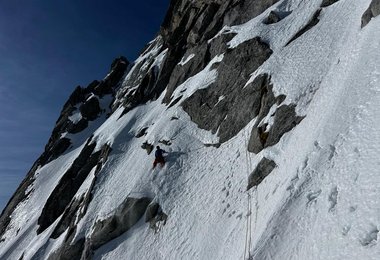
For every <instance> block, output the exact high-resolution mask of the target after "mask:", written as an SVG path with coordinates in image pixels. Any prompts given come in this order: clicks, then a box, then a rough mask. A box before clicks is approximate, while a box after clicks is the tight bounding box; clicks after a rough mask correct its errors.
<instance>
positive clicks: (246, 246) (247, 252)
mask: <svg viewBox="0 0 380 260" xmlns="http://www.w3.org/2000/svg"><path fill="white" fill-rule="evenodd" d="M247 140H248V138H247V133H246V131H244V142H245V147H244V149H245V160H246V166H247V167H246V169H247V179H248V178H249V174H250V172H249V171H250V170H251V160H250V157H249V154H248V153H249V152H248V149H247V147H248V142H247ZM246 192H247V223H246V231H245V244H244V260H246V259H247V256H248V259H250V258H251V250H250V248H251V215H252V209H251V194H250V191H249V190H247V191H246Z"/></svg>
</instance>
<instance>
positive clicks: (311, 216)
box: [0, 0, 380, 259]
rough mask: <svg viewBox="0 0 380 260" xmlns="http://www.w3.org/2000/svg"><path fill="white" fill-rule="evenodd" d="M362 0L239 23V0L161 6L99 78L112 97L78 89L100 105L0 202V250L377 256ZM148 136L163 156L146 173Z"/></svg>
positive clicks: (275, 9) (26, 253)
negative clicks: (148, 27) (156, 29)
mask: <svg viewBox="0 0 380 260" xmlns="http://www.w3.org/2000/svg"><path fill="white" fill-rule="evenodd" d="M374 1H376V0H374ZM374 1H372V2H371V0H363V1H356V0H340V1H334V0H331V1H328V0H323V1H304V0H292V1H290V0H283V1H278V2H277V1H262V3H260V5H259V6H260V8H263V10H262V11H261V12H260V13H259V14H257V13H256V12H257V11H252V10H251V9H249V10H250V11H249V12H247V13H250V15H251V17H250V19H247V18H246V17H245V16H246V14H245V15H244V16H242V17H235V16H236V15H237V16H239V13H236V10H237V9H234V8H237V7H236V6H238V4H239V1H225V2H220V1H199V2H197V1H177V5H174V4H172V7H171V8H172V10H171V12H173V13H174V14H175V15H173V13H172V14H171V13H170V12H169V14H168V16H167V18H166V19H165V22H164V28H163V30H162V32H161V35H159V36H158V37H157V38H156V39H155V40H153V41H152V42H150V43H149V45H148V46H147V49H146V50H145V51H144V52H143V53H142V54H141V56H140V57H139V58H138V59H137V60H136V61H135V63H134V64H133V65H132V66H130V68H129V70H128V72H127V73H126V74H125V75H124V76H123V77H122V78H121V80H112V81H110V80H109V77H110V75H108V76H107V77H106V79H105V80H104V81H103V82H108V85H107V86H108V87H111V89H113V90H114V91H116V93H114V94H113V93H111V92H112V91H107V92H106V93H104V95H103V94H101V92H98V94H96V93H94V92H96V89H98V90H99V89H101V88H100V87H95V88H90V87H89V89H90V90H91V91H90V92H91V93H92V95H94V96H96V98H97V100H98V103H99V108H100V111H103V112H99V111H97V117H96V119H94V120H93V121H90V122H89V123H88V125H87V126H86V127H85V128H84V129H82V131H80V132H79V133H72V132H71V133H70V132H68V131H65V129H66V128H65V127H62V128H60V133H61V134H62V136H61V138H66V139H67V140H69V141H70V147H69V148H67V150H65V151H64V152H63V154H61V155H58V156H57V157H56V158H54V159H53V160H47V161H46V163H45V164H43V165H39V167H38V168H37V169H36V170H35V174H33V176H32V178H30V180H32V181H31V184H30V185H28V187H27V189H26V192H25V194H26V196H25V198H24V199H23V200H22V201H20V202H19V203H18V204H17V206H16V207H15V208H14V210H10V209H8V210H7V211H5V213H3V216H2V218H1V221H2V222H1V223H0V232H1V233H0V235H1V238H0V259H20V258H22V259H378V256H379V255H380V246H379V243H378V239H379V232H380V231H379V230H380V203H379V197H380V191H379V189H378V186H379V184H380V177H379V175H378V165H380V159H379V156H378V154H379V150H380V145H379V143H380V129H378V128H379V126H380V107H379V105H378V104H380V64H379V60H380V54H379V51H378V50H379V48H380V41H379V39H380V31H379V30H378V28H379V26H380V18H379V17H376V16H375V15H374V17H373V18H372V19H371V20H370V21H369V22H368V23H367V24H366V26H365V27H363V28H361V27H362V17H363V14H364V13H365V12H366V10H368V8H369V7H370V6H375V4H373V2H374ZM175 2H176V1H173V3H175ZM189 3H190V4H189ZM371 3H372V4H371ZM234 4H235V5H234ZM246 4H247V2H246V1H241V3H240V6H245V5H246ZM272 4H273V5H272ZM192 5H194V6H192ZM271 5H272V6H271ZM264 7H265V8H264ZM175 8H177V9H180V10H183V11H184V12H185V13H186V12H189V13H188V17H187V18H189V17H191V19H195V20H194V21H193V23H191V24H193V26H195V27H189V26H191V25H189V24H186V26H185V25H181V24H182V23H185V22H186V23H187V21H183V22H181V19H180V18H179V17H177V15H176V12H177V11H178V10H175ZM197 8H198V9H197ZM240 8H241V7H240ZM189 10H190V11H189ZM191 10H193V11H191ZM194 10H198V11H199V10H200V11H199V12H200V14H199V13H197V12H196V11H194ZM221 10H223V12H225V16H224V17H223V16H221V15H220V12H221ZM371 10H372V9H371ZM193 12H194V13H193ZM367 12H368V11H367ZM375 13H376V12H372V14H375ZM212 14H213V15H212ZM234 15H235V16H234ZM191 19H190V18H189V20H191ZM197 19H198V20H197ZM213 19H214V20H213ZM215 20H218V21H221V20H223V22H222V23H215ZM206 21H208V22H209V24H210V27H207V26H206V25H205V24H204V23H205V22H206ZM237 21H240V22H244V23H241V24H236V22H237ZM203 25H204V26H203ZM222 26H224V27H223V28H222ZM219 27H220V28H219ZM178 28H180V29H178ZM215 28H218V30H216V31H215ZM179 31H180V32H182V33H183V35H182V36H183V38H186V40H185V41H183V42H181V43H180V45H181V46H182V47H184V48H185V49H184V50H179V49H177V47H178V46H177V47H176V46H173V45H172V43H171V41H172V40H173V39H174V38H176V37H177V36H178V35H177V33H178V32H179ZM168 32H172V33H173V32H177V33H174V34H175V35H174V36H172V37H174V38H170V39H168V37H169V35H170V34H169V33H168ZM197 32H202V34H197ZM211 32H214V34H213V33H211ZM205 35H207V36H208V37H205ZM185 36H186V37H185ZM177 39H178V38H177ZM251 43H252V46H261V47H260V48H262V50H263V51H262V52H263V53H264V54H265V55H261V54H260V55H259V54H256V53H255V52H254V51H253V50H252V49H250V48H249V47H250V45H249V44H251ZM257 44H259V45H257ZM242 46H243V47H242ZM258 49H259V48H257V50H256V51H257V52H258ZM231 53H236V54H237V55H236V59H235V60H234V59H233V58H235V57H232V58H231V55H230V54H231ZM247 53H254V55H250V56H249V57H247V56H244V54H246V55H247ZM240 63H241V64H240ZM248 64H249V65H250V66H252V67H250V66H248ZM124 72H125V71H124V70H122V71H120V73H118V74H120V75H121V74H122V73H124ZM111 75H112V74H111ZM107 79H108V80H107ZM231 82H235V83H236V82H238V83H236V84H232V83H231ZM98 83H99V82H98ZM98 83H96V84H98ZM231 84H232V85H231ZM97 86H99V84H98V85H97ZM107 89H108V90H109V88H107ZM236 89H237V90H239V91H237V90H236ZM230 90H231V91H230ZM232 90H233V91H232ZM76 91H77V90H76ZM79 92H80V91H79ZM239 93H240V95H239ZM245 93H249V97H245V96H244V95H245ZM87 94H89V93H87ZM92 95H91V96H92ZM247 95H248V94H247ZM91 96H86V98H87V99H86V100H87V101H88V100H89V99H88V98H89V97H91ZM195 97H197V98H195ZM205 97H207V98H205ZM249 98H252V100H254V101H255V102H256V103H255V104H250V103H249V102H248V101H251V99H249ZM71 100H73V99H71ZM247 100H248V101H247ZM75 101H77V100H75ZM83 102H84V103H86V101H83ZM73 103H77V102H73ZM232 109H233V110H234V111H231V110H232ZM247 110H248V111H249V112H250V113H248V114H247V113H244V112H246V111H247ZM251 110H252V111H251ZM104 111H105V112H104ZM185 111H186V112H185ZM281 111H291V112H292V113H291V112H287V113H284V112H281ZM66 112H67V111H66ZM66 112H65V116H66V117H67V119H68V120H69V121H70V122H72V123H74V124H78V123H79V122H80V121H81V120H82V117H83V109H82V110H80V109H79V108H78V107H75V108H70V113H68V112H67V113H66ZM293 112H294V114H293ZM63 113H64V111H63ZM99 113H100V114H99ZM231 115H234V118H231ZM279 115H281V116H279ZM295 115H296V116H297V118H299V120H295V118H294V117H295ZM206 116H207V117H208V118H210V119H209V121H207V120H206V121H204V120H203V121H202V118H203V117H206ZM228 124H233V125H232V126H229V127H230V128H232V129H233V131H232V132H233V133H234V134H233V136H232V137H231V136H228V135H227V137H226V135H223V136H222V137H223V138H222V137H221V133H222V132H223V131H224V129H225V128H223V127H226V125H227V126H228ZM297 124H298V125H297ZM289 125H291V127H288V126H289ZM230 128H228V127H227V129H228V130H229V129H230ZM215 129H216V130H215ZM208 130H212V131H208ZM235 132H236V133H235ZM229 133H231V132H229ZM254 133H258V137H257V139H255V138H252V136H253V135H254ZM275 135H276V136H275ZM273 136H275V137H276V138H277V139H276V140H277V141H276V142H273V143H271V144H270V145H264V144H262V148H261V149H260V151H259V152H257V153H251V152H248V146H249V143H250V142H255V141H256V142H266V141H267V140H269V139H270V138H272V137H273ZM252 140H253V141H252ZM156 145H159V146H161V147H162V148H163V149H164V150H165V151H167V152H168V154H167V156H166V164H165V165H164V166H163V167H160V166H157V168H156V169H152V163H153V160H154V152H153V153H152V151H151V150H152V149H154V146H156ZM90 148H91V149H90ZM143 148H144V149H143ZM86 151H87V152H86ZM262 162H271V163H267V164H269V165H271V166H270V167H268V168H266V169H264V170H258V169H262V167H266V166H265V163H262ZM36 165H38V164H36ZM263 165H264V166H263ZM79 166H80V167H79ZM78 168H79V169H78ZM257 175H258V176H257ZM264 175H265V176H264ZM78 176H81V178H79V177H78ZM70 179H71V180H72V179H75V180H77V181H78V182H79V179H80V182H79V183H74V184H75V185H70V187H67V185H66V186H65V184H66V183H70ZM251 179H254V180H256V182H254V183H248V180H251ZM25 183H26V184H28V182H25ZM26 184H25V185H26ZM71 184H73V183H71ZM247 184H248V187H252V188H250V189H249V190H247ZM74 186H75V187H76V188H75V189H74V188H73V187H74ZM62 191H70V194H71V195H72V196H69V200H68V199H67V196H65V197H66V198H65V200H63V199H62V200H60V199H57V200H53V199H52V198H56V195H57V194H59V193H57V192H62ZM65 195H67V194H66V193H65ZM17 197H18V196H15V199H14V200H16V199H17ZM11 204H12V203H11ZM11 204H10V205H11ZM55 204H56V205H55ZM148 204H149V205H148ZM55 206H56V207H55ZM49 207H51V208H53V209H54V208H55V209H57V210H58V209H60V210H62V213H59V214H52V212H49V211H48V210H46V209H48V208H49ZM8 212H10V213H9V215H6V214H8ZM59 212H60V211H59ZM144 212H145V216H144V215H143V214H144ZM46 221H47V222H46ZM45 226H46V227H45ZM41 227H44V228H41ZM1 229H4V230H1Z"/></svg>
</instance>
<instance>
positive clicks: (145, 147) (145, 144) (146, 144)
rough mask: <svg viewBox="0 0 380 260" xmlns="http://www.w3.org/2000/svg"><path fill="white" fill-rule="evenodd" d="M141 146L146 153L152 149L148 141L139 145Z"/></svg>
mask: <svg viewBox="0 0 380 260" xmlns="http://www.w3.org/2000/svg"><path fill="white" fill-rule="evenodd" d="M141 148H142V149H145V150H146V152H147V153H148V154H150V153H151V152H152V151H153V149H154V146H153V145H152V144H150V143H148V142H144V143H143V144H142V145H141Z"/></svg>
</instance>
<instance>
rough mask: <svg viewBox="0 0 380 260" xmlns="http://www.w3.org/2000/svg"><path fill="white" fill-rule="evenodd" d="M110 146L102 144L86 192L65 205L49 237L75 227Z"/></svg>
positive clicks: (86, 206)
mask: <svg viewBox="0 0 380 260" xmlns="http://www.w3.org/2000/svg"><path fill="white" fill-rule="evenodd" d="M111 151H112V148H111V147H110V146H109V145H104V146H103V148H102V149H101V151H100V156H99V159H98V162H97V165H96V170H95V177H94V179H93V181H92V183H91V185H90V187H89V189H88V191H87V192H85V193H84V194H82V195H81V196H80V197H79V198H76V199H73V200H72V201H71V202H70V204H69V205H68V206H67V207H66V209H65V211H64V213H63V215H62V218H61V220H60V221H59V223H58V224H57V226H56V227H55V229H54V231H53V233H52V235H51V236H50V237H51V238H54V239H56V238H58V237H59V236H60V235H61V234H62V233H63V232H64V231H65V230H67V229H69V230H72V229H74V228H75V226H76V224H77V223H79V221H80V220H81V219H82V217H83V216H84V215H85V214H86V212H87V209H88V206H89V204H90V202H91V199H92V191H93V188H94V187H95V184H96V182H97V176H98V174H99V172H100V170H101V169H102V167H103V165H104V164H105V162H106V161H107V159H108V156H109V154H110V153H111ZM69 233H70V232H69Z"/></svg>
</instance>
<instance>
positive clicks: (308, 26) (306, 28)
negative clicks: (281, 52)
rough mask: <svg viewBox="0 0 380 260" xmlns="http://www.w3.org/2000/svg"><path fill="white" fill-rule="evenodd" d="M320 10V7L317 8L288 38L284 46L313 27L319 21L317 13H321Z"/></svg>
mask: <svg viewBox="0 0 380 260" xmlns="http://www.w3.org/2000/svg"><path fill="white" fill-rule="evenodd" d="M321 11H322V9H318V10H317V11H316V12H315V13H314V15H313V17H312V18H311V20H310V21H309V22H308V23H307V24H306V25H305V26H304V27H303V28H302V29H301V30H300V31H299V32H298V33H296V35H294V36H293V37H292V38H291V39H290V41H289V42H288V43H287V44H286V46H288V45H289V44H290V43H291V42H293V41H294V40H296V39H297V38H299V37H301V36H302V35H303V34H304V33H306V32H307V31H309V30H310V29H311V28H313V27H314V26H316V25H317V24H318V23H319V15H320V14H321Z"/></svg>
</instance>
